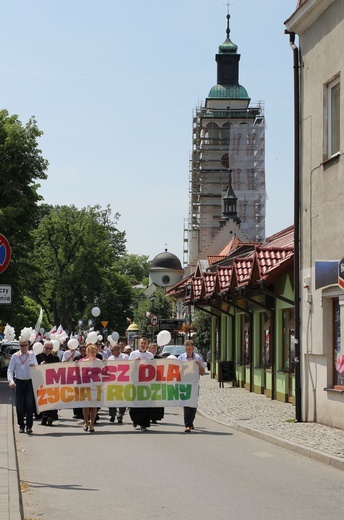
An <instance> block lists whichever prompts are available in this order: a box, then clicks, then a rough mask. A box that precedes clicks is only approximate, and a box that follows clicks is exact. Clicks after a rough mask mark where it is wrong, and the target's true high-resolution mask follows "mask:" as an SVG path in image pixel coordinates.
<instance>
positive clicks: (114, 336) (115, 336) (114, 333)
mask: <svg viewBox="0 0 344 520" xmlns="http://www.w3.org/2000/svg"><path fill="white" fill-rule="evenodd" d="M111 337H112V339H113V340H115V341H118V338H119V334H118V332H113V333H112V334H111Z"/></svg>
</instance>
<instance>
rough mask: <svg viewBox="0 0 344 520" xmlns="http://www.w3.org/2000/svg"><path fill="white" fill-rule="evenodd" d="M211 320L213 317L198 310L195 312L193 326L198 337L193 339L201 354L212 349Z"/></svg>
mask: <svg viewBox="0 0 344 520" xmlns="http://www.w3.org/2000/svg"><path fill="white" fill-rule="evenodd" d="M210 320H211V316H210V315H209V314H207V313H205V312H202V311H198V310H196V311H195V313H194V316H193V324H194V327H195V332H196V335H195V336H194V337H193V338H192V339H193V340H194V342H195V345H196V347H197V348H198V349H199V350H200V351H201V352H202V351H203V350H208V349H209V348H210Z"/></svg>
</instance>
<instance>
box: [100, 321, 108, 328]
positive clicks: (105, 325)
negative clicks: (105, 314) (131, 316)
mask: <svg viewBox="0 0 344 520" xmlns="http://www.w3.org/2000/svg"><path fill="white" fill-rule="evenodd" d="M100 323H101V324H102V325H103V327H104V329H106V327H107V324H108V323H109V322H108V321H101V322H100Z"/></svg>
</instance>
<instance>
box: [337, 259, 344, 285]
mask: <svg viewBox="0 0 344 520" xmlns="http://www.w3.org/2000/svg"><path fill="white" fill-rule="evenodd" d="M338 285H339V287H341V288H342V289H344V257H343V258H342V259H341V260H339V262H338Z"/></svg>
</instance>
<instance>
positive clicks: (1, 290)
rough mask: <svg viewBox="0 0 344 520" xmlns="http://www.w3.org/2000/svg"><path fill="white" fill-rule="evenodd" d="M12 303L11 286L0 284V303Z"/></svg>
mask: <svg viewBox="0 0 344 520" xmlns="http://www.w3.org/2000/svg"><path fill="white" fill-rule="evenodd" d="M6 303H12V287H11V286H10V285H0V304H6Z"/></svg>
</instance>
